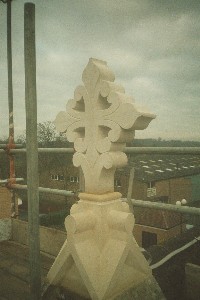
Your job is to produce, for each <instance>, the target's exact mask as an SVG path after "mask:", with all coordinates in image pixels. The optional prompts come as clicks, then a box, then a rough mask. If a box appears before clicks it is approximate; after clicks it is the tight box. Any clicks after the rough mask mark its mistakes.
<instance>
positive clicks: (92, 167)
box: [55, 59, 155, 194]
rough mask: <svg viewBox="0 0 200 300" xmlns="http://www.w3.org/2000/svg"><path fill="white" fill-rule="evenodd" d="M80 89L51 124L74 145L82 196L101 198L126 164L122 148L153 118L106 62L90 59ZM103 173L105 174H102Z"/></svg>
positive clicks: (111, 189) (75, 162) (112, 186)
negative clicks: (119, 82)
mask: <svg viewBox="0 0 200 300" xmlns="http://www.w3.org/2000/svg"><path fill="white" fill-rule="evenodd" d="M82 78H83V83H84V86H78V87H77V88H76V90H75V93H74V99H73V100H69V101H68V103H67V109H66V112H60V113H59V114H58V116H57V117H56V120H55V125H56V128H57V130H58V131H60V132H66V135H67V138H68V140H69V141H70V142H74V148H75V151H76V153H75V154H74V157H73V162H74V165H75V166H77V167H79V166H81V168H82V170H83V173H84V177H85V192H86V193H93V194H96V193H97V194H99V193H101V194H103V193H107V192H113V190H114V184H113V182H114V180H113V178H114V172H115V170H116V167H121V166H124V165H125V164H126V163H127V158H126V155H125V153H123V152H122V151H123V148H124V146H125V143H126V142H129V141H131V140H132V139H133V138H134V132H135V130H136V129H137V130H140V129H144V128H146V127H147V126H148V124H149V122H150V121H151V120H152V118H154V117H155V116H154V115H152V114H150V113H147V112H143V111H140V110H139V109H138V108H137V106H136V104H135V103H134V102H133V99H132V98H131V97H129V96H127V95H126V94H125V91H124V88H123V87H122V86H121V85H118V84H116V83H114V79H115V77H114V74H113V73H112V71H111V70H110V69H109V68H108V66H107V64H106V62H104V61H100V60H97V59H90V60H89V63H88V65H87V67H86V68H85V70H84V72H83V76H82ZM106 170H107V171H106Z"/></svg>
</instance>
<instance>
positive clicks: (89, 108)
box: [47, 59, 155, 300]
mask: <svg viewBox="0 0 200 300" xmlns="http://www.w3.org/2000/svg"><path fill="white" fill-rule="evenodd" d="M83 83H84V86H78V87H77V88H76V90H75V93H74V100H70V101H69V102H68V103H67V111H66V112H60V113H59V114H58V116H57V118H56V120H55V124H56V128H57V129H58V130H59V131H61V132H66V135H67V138H68V140H69V141H71V142H74V148H75V151H76V152H75V154H74V157H73V162H74V165H75V166H77V167H81V168H82V170H83V173H84V177H85V192H84V193H80V194H79V198H80V200H79V201H78V203H75V204H74V205H73V206H72V207H71V210H70V215H68V216H67V217H66V219H65V227H66V230H67V240H66V242H65V243H64V245H63V247H62V249H61V250H60V252H59V254H58V256H57V258H56V260H55V262H54V264H53V266H52V267H51V269H50V271H49V273H48V275H47V278H48V282H49V284H53V285H60V286H63V287H64V288H66V289H67V290H69V291H71V292H74V293H75V294H78V295H80V296H82V297H84V298H86V299H92V300H110V299H121V298H118V295H122V293H125V294H126V293H127V291H128V290H130V289H132V288H134V287H136V286H137V285H139V284H141V282H144V281H145V280H146V279H147V278H148V279H149V278H150V277H151V270H150V268H149V266H148V264H147V261H146V260H145V258H144V257H143V255H142V254H141V251H140V249H139V247H138V245H137V244H136V241H135V239H134V237H133V235H132V232H133V227H134V216H133V214H132V213H131V212H130V209H129V206H128V204H127V203H125V202H124V201H122V199H121V194H120V193H117V192H113V190H114V180H113V179H114V172H115V169H116V167H118V166H123V165H124V164H126V162H127V158H126V155H125V153H123V148H124V146H125V143H126V142H128V141H131V140H132V139H133V137H134V131H135V130H137V129H144V128H146V127H147V126H148V124H149V122H150V121H151V120H152V119H153V118H154V117H155V116H154V115H153V114H150V113H147V112H142V111H141V110H139V109H138V108H137V107H136V105H135V103H134V102H133V100H132V99H131V98H130V97H129V96H127V95H125V92H124V89H123V87H122V86H120V85H117V84H116V83H114V75H113V73H112V71H111V70H110V69H109V68H108V66H107V64H106V62H104V61H100V60H97V59H90V60H89V63H88V65H87V67H86V68H85V70H84V72H83ZM131 293H132V292H130V294H131ZM116 296H117V298H116ZM122 298H123V297H122ZM130 299H132V298H130Z"/></svg>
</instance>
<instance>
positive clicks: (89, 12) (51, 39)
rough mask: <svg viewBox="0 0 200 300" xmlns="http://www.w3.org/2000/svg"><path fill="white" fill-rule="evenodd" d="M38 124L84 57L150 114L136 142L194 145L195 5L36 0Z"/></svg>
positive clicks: (19, 47) (2, 112)
mask: <svg viewBox="0 0 200 300" xmlns="http://www.w3.org/2000/svg"><path fill="white" fill-rule="evenodd" d="M24 2H25V1H23V0H13V1H12V47H13V92H14V122H15V132H16V136H17V135H19V134H20V133H22V132H23V131H24V129H25V104H24V102H25V101H24V93H25V92H24V55H23V53H24V40H23V36H24V29H23V26H24V24H23V23H24V21H23V20H24V16H23V15H24V12H23V10H24ZM32 2H34V3H35V4H36V42H37V44H36V55H37V99H38V122H43V121H47V120H51V121H53V120H54V119H55V117H56V114H57V113H58V112H59V111H61V110H65V105H66V102H67V100H68V99H70V98H72V97H73V92H74V89H75V88H76V86H77V85H79V84H80V83H81V75H82V71H83V69H84V67H85V66H86V65H87V63H88V60H89V58H90V57H95V58H98V59H102V60H105V61H107V63H108V66H109V67H110V68H111V69H112V70H113V71H114V73H115V77H116V81H117V82H119V83H121V84H122V85H123V86H124V87H125V90H126V94H128V95H131V96H133V97H134V99H135V102H137V103H139V104H142V105H145V106H147V107H148V109H149V110H150V111H151V112H152V113H155V114H156V115H157V118H156V119H155V120H153V121H152V122H151V124H150V125H149V127H148V129H146V130H144V131H140V132H139V131H138V132H136V137H137V138H148V137H149V138H158V137H161V138H162V139H182V140H200V1H199V0H190V1H188V0H186V1H185V0H179V1H176V0H168V1H166V0H154V1H153V0H137V1H135V0H105V1H104V0H73V1H72V0H57V1H55V0H35V1H32ZM6 51H7V50H6V4H3V3H2V2H0V103H1V106H0V137H2V136H7V135H8V108H7V107H8V104H7V57H6Z"/></svg>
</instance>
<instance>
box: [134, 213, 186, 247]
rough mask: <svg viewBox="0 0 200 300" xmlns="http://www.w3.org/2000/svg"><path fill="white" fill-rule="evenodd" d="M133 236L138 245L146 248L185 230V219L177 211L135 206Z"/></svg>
mask: <svg viewBox="0 0 200 300" xmlns="http://www.w3.org/2000/svg"><path fill="white" fill-rule="evenodd" d="M134 216H135V226H134V229H133V234H134V237H135V239H136V241H137V243H138V245H139V246H140V247H143V248H145V249H147V248H148V247H150V246H152V245H157V244H160V243H162V242H164V241H166V240H168V239H170V238H172V237H174V236H177V235H180V234H182V233H183V232H184V231H185V230H186V220H185V218H183V217H182V215H181V214H180V213H178V212H172V211H166V210H160V209H154V208H138V207H137V208H135V209H134Z"/></svg>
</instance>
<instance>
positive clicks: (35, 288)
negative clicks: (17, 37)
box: [24, 3, 41, 300]
mask: <svg viewBox="0 0 200 300" xmlns="http://www.w3.org/2000/svg"><path fill="white" fill-rule="evenodd" d="M24 57H25V104H26V149H27V152H26V158H27V186H28V228H29V252H30V254H29V255H30V299H31V300H39V299H41V264H40V234H39V189H38V188H39V179H38V147H37V98H36V50H35V5H34V4H33V3H25V5H24Z"/></svg>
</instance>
